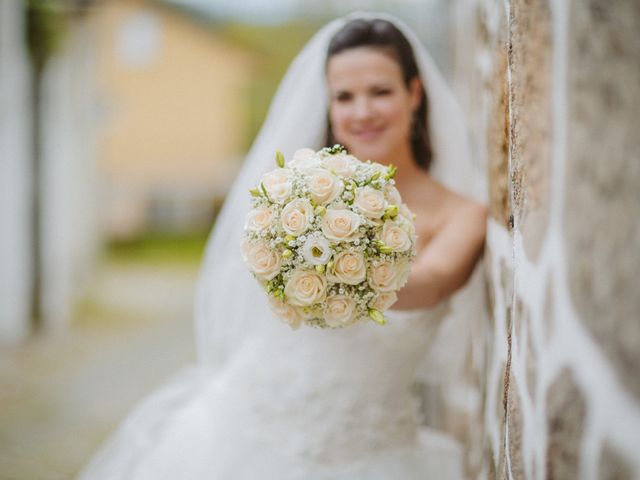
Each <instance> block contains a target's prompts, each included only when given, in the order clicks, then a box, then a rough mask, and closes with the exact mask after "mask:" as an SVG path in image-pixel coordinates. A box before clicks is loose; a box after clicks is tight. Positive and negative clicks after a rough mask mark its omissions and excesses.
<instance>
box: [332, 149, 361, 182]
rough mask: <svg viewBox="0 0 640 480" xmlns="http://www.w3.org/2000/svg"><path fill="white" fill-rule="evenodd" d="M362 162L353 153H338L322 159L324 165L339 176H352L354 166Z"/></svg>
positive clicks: (354, 169) (354, 171)
mask: <svg viewBox="0 0 640 480" xmlns="http://www.w3.org/2000/svg"><path fill="white" fill-rule="evenodd" d="M360 163H362V162H360V160H358V159H357V158H356V157H354V156H353V155H347V154H345V153H338V154H336V155H330V156H328V157H326V158H325V159H324V166H325V167H326V168H328V169H329V170H331V171H333V172H335V173H336V175H340V176H341V177H352V176H353V174H354V173H356V167H357V166H358V165H359V164H360Z"/></svg>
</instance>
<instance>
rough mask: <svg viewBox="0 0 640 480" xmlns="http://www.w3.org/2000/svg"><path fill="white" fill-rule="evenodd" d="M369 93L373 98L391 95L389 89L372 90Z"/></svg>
mask: <svg viewBox="0 0 640 480" xmlns="http://www.w3.org/2000/svg"><path fill="white" fill-rule="evenodd" d="M371 93H372V94H373V96H375V97H384V96H387V95H391V93H393V92H392V90H391V89H390V88H374V89H372V91H371Z"/></svg>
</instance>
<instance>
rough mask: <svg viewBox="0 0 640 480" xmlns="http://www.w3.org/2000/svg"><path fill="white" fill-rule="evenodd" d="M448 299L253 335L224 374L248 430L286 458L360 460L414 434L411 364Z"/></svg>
mask: <svg viewBox="0 0 640 480" xmlns="http://www.w3.org/2000/svg"><path fill="white" fill-rule="evenodd" d="M447 309H448V304H447V303H443V304H441V305H439V306H438V307H436V308H434V309H428V310H414V311H389V312H387V318H388V320H389V321H388V324H387V325H385V326H378V325H376V324H374V323H373V322H370V323H366V322H365V323H362V324H357V325H355V326H352V327H349V328H345V329H337V330H330V329H314V328H306V327H302V328H300V329H299V330H296V331H291V330H290V329H289V328H288V327H286V326H283V328H278V327H280V325H278V327H277V328H273V329H270V330H269V333H265V334H264V335H256V336H255V337H254V338H253V339H252V340H251V341H249V342H248V343H247V344H246V345H245V347H244V348H243V349H242V350H241V351H239V352H238V355H237V356H236V357H235V359H234V360H233V362H232V363H231V364H230V365H229V368H228V369H226V372H225V375H224V377H225V382H227V387H228V389H229V391H230V392H236V394H238V398H237V399H236V400H237V402H238V403H237V404H236V405H237V406H238V408H243V409H246V412H245V414H246V415H247V416H248V417H249V418H251V421H250V422H248V424H249V425H255V426H259V427H258V428H256V429H255V430H253V431H251V432H248V433H249V434H250V435H252V436H253V437H255V439H256V440H258V441H259V440H260V439H262V440H263V441H264V442H265V443H273V442H274V441H277V442H278V444H279V445H280V448H281V449H282V452H283V453H284V454H286V455H288V456H292V457H301V458H304V460H305V461H309V460H314V461H317V462H318V463H322V464H323V465H325V466H326V465H328V464H329V465H330V464H332V463H336V464H338V463H340V462H342V461H343V460H344V458H349V459H352V460H353V459H354V458H362V459H365V458H366V457H367V456H368V455H372V454H376V452H382V451H385V450H387V449H388V448H389V446H390V445H393V446H395V447H401V446H410V445H412V444H413V443H414V442H415V441H416V430H417V428H418V424H419V422H418V419H417V404H416V400H415V398H414V395H413V394H412V386H413V382H414V379H415V374H416V370H417V369H418V367H419V365H420V363H421V361H422V360H423V358H424V357H425V355H426V353H427V351H428V348H429V344H430V342H431V341H432V339H433V337H434V334H435V331H436V329H437V328H438V326H439V324H440V320H441V319H442V317H443V316H444V315H445V314H446V312H447Z"/></svg>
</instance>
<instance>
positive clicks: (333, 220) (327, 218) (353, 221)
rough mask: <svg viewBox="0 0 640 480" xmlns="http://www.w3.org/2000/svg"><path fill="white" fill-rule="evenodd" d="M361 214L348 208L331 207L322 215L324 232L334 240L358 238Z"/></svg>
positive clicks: (347, 240) (349, 240)
mask: <svg viewBox="0 0 640 480" xmlns="http://www.w3.org/2000/svg"><path fill="white" fill-rule="evenodd" d="M360 222H361V220H360V216H359V215H358V214H356V213H354V212H352V211H351V210H348V209H346V208H344V209H341V208H336V209H334V208H330V209H327V212H326V213H325V214H324V216H323V217H322V233H324V235H325V236H326V237H327V238H328V239H329V240H334V241H345V242H351V241H353V240H355V239H356V238H358V237H359V236H360V235H359V232H358V227H360Z"/></svg>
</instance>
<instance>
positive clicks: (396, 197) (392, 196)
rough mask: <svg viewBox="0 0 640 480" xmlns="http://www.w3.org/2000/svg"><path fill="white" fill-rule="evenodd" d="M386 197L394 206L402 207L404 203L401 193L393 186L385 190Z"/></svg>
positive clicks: (388, 186)
mask: <svg viewBox="0 0 640 480" xmlns="http://www.w3.org/2000/svg"><path fill="white" fill-rule="evenodd" d="M384 195H385V197H386V198H387V201H388V202H389V203H390V204H392V205H400V204H401V203H402V198H400V192H399V191H398V189H397V188H396V187H394V186H393V185H387V186H386V188H385V189H384Z"/></svg>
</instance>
